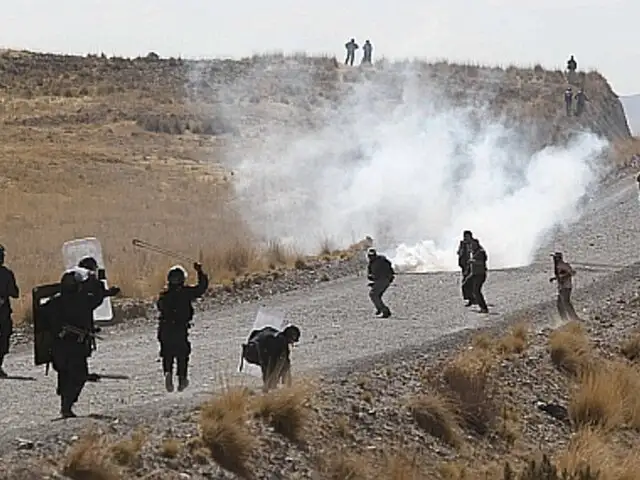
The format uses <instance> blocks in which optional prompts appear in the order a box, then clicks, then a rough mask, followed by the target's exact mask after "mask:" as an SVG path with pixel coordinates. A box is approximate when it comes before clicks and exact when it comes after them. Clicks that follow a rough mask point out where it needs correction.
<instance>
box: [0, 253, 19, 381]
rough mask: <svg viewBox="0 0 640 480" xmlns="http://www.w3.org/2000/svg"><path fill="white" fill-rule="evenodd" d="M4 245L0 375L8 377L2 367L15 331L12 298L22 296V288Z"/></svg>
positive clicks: (0, 279) (0, 270)
mask: <svg viewBox="0 0 640 480" xmlns="http://www.w3.org/2000/svg"><path fill="white" fill-rule="evenodd" d="M4 254H5V249H4V246H2V245H0V377H1V378H6V377H7V373H6V372H5V371H4V369H3V368H2V364H3V362H4V357H5V355H7V353H9V345H10V341H11V335H12V333H13V319H12V318H11V313H12V312H13V310H11V300H10V299H12V298H18V297H19V296H20V289H19V288H18V284H17V283H16V277H15V275H14V274H13V272H12V271H11V270H10V269H9V268H7V267H6V265H5V264H4Z"/></svg>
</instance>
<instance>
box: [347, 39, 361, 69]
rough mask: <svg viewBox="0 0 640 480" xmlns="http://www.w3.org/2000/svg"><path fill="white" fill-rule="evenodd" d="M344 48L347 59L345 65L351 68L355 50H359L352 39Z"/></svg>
mask: <svg viewBox="0 0 640 480" xmlns="http://www.w3.org/2000/svg"><path fill="white" fill-rule="evenodd" d="M344 48H346V49H347V58H346V59H345V61H344V64H345V65H349V66H353V61H354V60H355V58H356V50H357V49H358V48H360V47H359V46H358V44H357V43H356V40H355V38H352V39H351V40H349V41H348V42H347V43H345V44H344Z"/></svg>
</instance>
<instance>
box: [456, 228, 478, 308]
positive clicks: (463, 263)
mask: <svg viewBox="0 0 640 480" xmlns="http://www.w3.org/2000/svg"><path fill="white" fill-rule="evenodd" d="M471 240H473V234H472V233H471V231H470V230H465V231H464V232H462V240H460V244H459V245H458V252H457V254H458V266H459V267H460V270H461V272H462V299H463V300H466V301H467V305H466V306H467V307H470V306H471V305H473V303H474V301H473V291H472V288H471V282H465V281H464V280H465V278H467V277H468V276H469V274H470V273H471Z"/></svg>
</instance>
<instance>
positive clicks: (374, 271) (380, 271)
mask: <svg viewBox="0 0 640 480" xmlns="http://www.w3.org/2000/svg"><path fill="white" fill-rule="evenodd" d="M367 258H368V259H369V264H368V265H367V279H368V280H369V282H370V283H369V288H370V290H369V298H370V299H371V301H372V302H373V305H374V306H375V307H376V315H380V314H382V318H389V317H390V316H391V310H389V307H388V306H386V305H385V304H384V302H383V301H382V295H384V292H386V291H387V288H389V285H391V284H392V283H393V280H394V279H395V274H396V273H395V271H394V270H393V266H392V265H391V262H390V261H389V260H388V259H387V257H385V256H384V255H379V254H378V252H377V251H376V249H375V248H369V249H368V250H367Z"/></svg>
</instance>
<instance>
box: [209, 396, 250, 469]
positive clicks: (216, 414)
mask: <svg viewBox="0 0 640 480" xmlns="http://www.w3.org/2000/svg"><path fill="white" fill-rule="evenodd" d="M248 407H249V396H248V392H247V391H246V389H236V388H233V389H229V390H227V391H225V392H224V393H222V394H221V395H219V396H217V397H216V398H214V399H213V400H210V401H208V402H206V403H205V404H204V405H202V407H201V409H200V425H199V426H200V437H201V440H202V444H203V445H204V446H206V447H207V449H208V450H209V452H210V454H211V457H212V458H213V459H214V460H215V461H216V462H217V463H218V464H219V465H220V466H221V467H223V468H225V469H226V470H229V471H230V472H233V473H235V474H237V475H239V476H240V477H243V478H250V477H251V475H250V472H249V470H248V462H249V460H250V459H251V455H252V453H253V450H254V448H255V445H256V439H255V437H254V436H253V435H252V434H251V432H250V431H249V429H248V427H247V423H246V422H247V420H248Z"/></svg>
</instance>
